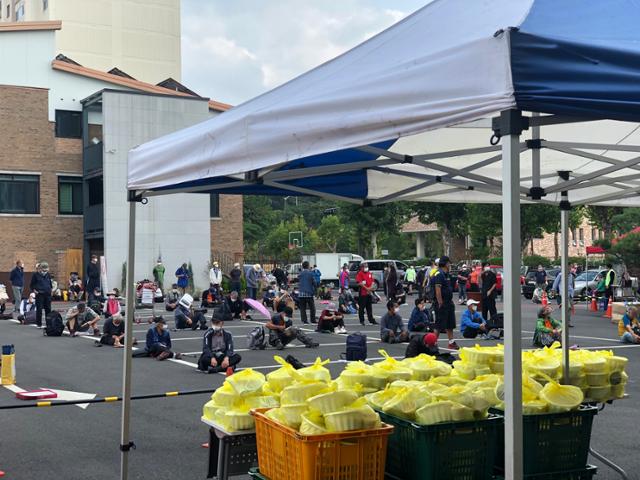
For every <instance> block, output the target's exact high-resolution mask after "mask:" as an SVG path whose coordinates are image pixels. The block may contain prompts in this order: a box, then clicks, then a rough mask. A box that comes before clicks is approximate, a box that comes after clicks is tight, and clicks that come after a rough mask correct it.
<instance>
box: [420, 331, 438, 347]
mask: <svg viewBox="0 0 640 480" xmlns="http://www.w3.org/2000/svg"><path fill="white" fill-rule="evenodd" d="M423 340H424V344H425V345H426V346H427V347H433V346H434V345H435V344H436V342H437V341H438V338H437V337H436V334H435V333H427V334H426V335H425V336H424V338H423Z"/></svg>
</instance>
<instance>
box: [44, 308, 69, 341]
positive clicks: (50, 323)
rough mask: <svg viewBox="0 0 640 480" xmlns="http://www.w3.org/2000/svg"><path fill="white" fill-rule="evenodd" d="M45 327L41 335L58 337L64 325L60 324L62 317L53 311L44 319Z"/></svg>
mask: <svg viewBox="0 0 640 480" xmlns="http://www.w3.org/2000/svg"><path fill="white" fill-rule="evenodd" d="M45 322H46V325H47V326H46V327H45V329H44V331H43V334H44V335H46V336H47V337H60V336H62V331H63V330H64V323H62V315H60V313H59V312H56V311H53V312H51V313H50V314H49V315H47V318H46V319H45Z"/></svg>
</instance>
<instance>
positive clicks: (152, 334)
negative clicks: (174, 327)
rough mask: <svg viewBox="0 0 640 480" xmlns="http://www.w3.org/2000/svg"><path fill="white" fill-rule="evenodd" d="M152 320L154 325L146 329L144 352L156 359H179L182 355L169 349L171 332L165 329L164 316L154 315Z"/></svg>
mask: <svg viewBox="0 0 640 480" xmlns="http://www.w3.org/2000/svg"><path fill="white" fill-rule="evenodd" d="M153 321H154V323H155V325H153V326H152V327H151V328H149V330H148V331H147V341H146V345H145V348H144V350H145V352H146V353H147V354H148V355H149V356H151V357H154V358H155V359H156V360H166V359H167V358H175V359H176V360H177V359H180V358H181V357H182V355H181V354H180V353H177V352H176V353H174V352H172V351H171V334H170V333H169V330H168V329H167V323H166V322H165V321H164V318H162V317H155V318H154V319H153Z"/></svg>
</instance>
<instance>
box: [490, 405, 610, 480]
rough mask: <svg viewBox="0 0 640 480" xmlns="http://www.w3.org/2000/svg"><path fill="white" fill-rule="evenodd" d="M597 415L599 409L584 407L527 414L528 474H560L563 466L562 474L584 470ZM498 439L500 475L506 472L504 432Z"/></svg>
mask: <svg viewBox="0 0 640 480" xmlns="http://www.w3.org/2000/svg"><path fill="white" fill-rule="evenodd" d="M597 413H598V408H597V407H588V406H581V407H580V409H579V410H573V411H571V412H565V413H549V414H546V415H525V416H524V417H523V425H522V427H523V442H524V448H523V454H524V463H523V464H524V474H525V475H538V474H547V473H548V472H558V470H559V467H560V470H561V471H574V470H575V471H582V470H584V469H585V468H586V466H587V456H588V455H589V444H590V443H591V426H592V424H593V417H594V416H595V415H596V414H597ZM498 438H499V441H498V449H497V455H496V472H497V473H500V472H503V471H504V430H501V431H500V435H499V437H498ZM527 478H528V477H527ZM535 478H538V477H535ZM541 478H546V477H541ZM550 478H559V477H550ZM577 478H582V477H577ZM585 478H590V477H585Z"/></svg>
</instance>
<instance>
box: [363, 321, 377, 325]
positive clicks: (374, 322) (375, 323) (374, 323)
mask: <svg viewBox="0 0 640 480" xmlns="http://www.w3.org/2000/svg"><path fill="white" fill-rule="evenodd" d="M369 323H370V324H371V325H378V322H376V321H375V320H374V321H373V322H369ZM363 325H364V323H363Z"/></svg>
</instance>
